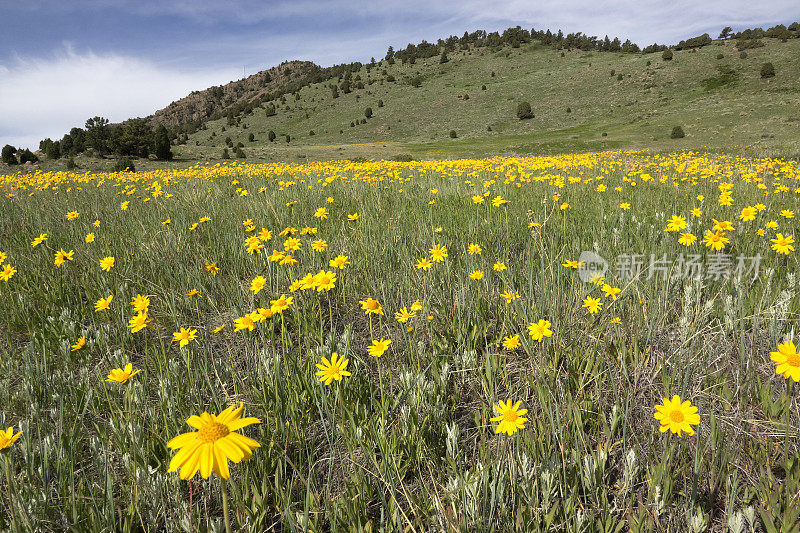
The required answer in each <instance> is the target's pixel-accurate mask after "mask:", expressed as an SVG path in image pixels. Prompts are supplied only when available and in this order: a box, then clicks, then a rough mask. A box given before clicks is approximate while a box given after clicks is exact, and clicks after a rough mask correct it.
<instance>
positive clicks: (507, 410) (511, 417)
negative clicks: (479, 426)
mask: <svg viewBox="0 0 800 533" xmlns="http://www.w3.org/2000/svg"><path fill="white" fill-rule="evenodd" d="M521 403H522V402H521V401H517V403H515V404H514V405H511V400H506V401H505V402H503V400H500V404H499V405H495V406H494V410H495V411H497V412H498V413H500V415H499V416H495V417H493V418H490V419H489V420H491V421H492V422H498V421H499V422H500V423H499V424H497V427H496V428H495V430H494V432H495V433H507V434H508V435H513V434H514V432H516V431H517V430H518V429H524V428H525V422H527V421H528V419H527V418H524V417H523V416H522V415H524V414H526V413H527V412H528V410H527V409H520V408H519V406H520V404H521Z"/></svg>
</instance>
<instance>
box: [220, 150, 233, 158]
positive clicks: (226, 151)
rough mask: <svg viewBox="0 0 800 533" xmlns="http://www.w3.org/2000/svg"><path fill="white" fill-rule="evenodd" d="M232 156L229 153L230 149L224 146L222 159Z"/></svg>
mask: <svg viewBox="0 0 800 533" xmlns="http://www.w3.org/2000/svg"><path fill="white" fill-rule="evenodd" d="M230 158H231V154H229V153H228V149H227V148H223V149H222V159H230Z"/></svg>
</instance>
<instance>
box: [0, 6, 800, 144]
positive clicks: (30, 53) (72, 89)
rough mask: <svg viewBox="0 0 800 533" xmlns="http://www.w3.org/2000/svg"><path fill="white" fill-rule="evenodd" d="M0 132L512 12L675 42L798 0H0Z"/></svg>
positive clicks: (140, 106)
mask: <svg viewBox="0 0 800 533" xmlns="http://www.w3.org/2000/svg"><path fill="white" fill-rule="evenodd" d="M0 20H3V21H4V22H3V31H2V32H0V145H2V144H6V143H10V144H13V145H15V146H30V147H31V148H37V147H38V141H39V140H40V139H42V138H44V137H53V138H57V137H61V136H62V135H63V134H64V133H65V132H66V131H67V130H69V128H70V127H73V126H82V125H83V122H84V121H85V119H86V118H88V117H89V116H94V115H102V116H106V117H108V118H110V119H111V120H112V121H121V120H124V119H126V118H130V117H133V116H146V115H149V114H151V113H152V112H153V111H155V110H156V109H159V108H162V107H164V106H166V105H167V104H169V103H170V102H171V101H173V100H176V99H178V98H181V97H182V96H185V95H186V94H188V93H189V92H191V91H192V90H195V89H204V88H206V87H208V86H211V85H217V84H221V83H227V82H228V81H231V80H233V79H239V78H241V76H242V72H243V69H244V72H246V73H247V74H252V73H254V72H257V71H258V70H262V69H264V68H268V67H270V66H272V65H275V64H278V63H280V62H281V61H284V60H287V59H307V60H311V61H314V62H316V63H318V64H321V65H323V66H327V65H331V64H334V63H342V62H350V61H356V60H358V61H368V60H369V58H370V57H371V56H374V57H376V58H381V57H383V55H384V54H385V53H386V48H387V47H388V46H389V45H393V46H394V47H395V48H398V47H403V46H405V45H406V44H407V43H409V42H419V41H420V40H422V39H427V40H429V41H435V40H436V39H437V38H439V37H446V36H448V35H450V34H456V35H461V34H463V33H464V31H465V30H468V31H474V30H476V29H485V30H487V31H493V30H502V29H505V28H507V27H509V26H516V25H521V26H523V27H525V28H531V27H535V28H551V29H553V30H557V29H559V28H561V29H563V30H564V31H565V32H566V33H568V32H572V31H583V32H584V33H588V34H590V35H598V36H600V37H602V36H604V35H605V34H608V35H609V36H611V37H614V36H619V37H620V38H622V39H623V40H625V39H626V38H629V39H631V40H632V41H634V42H637V43H639V44H641V45H646V44H651V43H653V42H659V43H667V44H671V43H675V42H677V41H679V40H680V39H684V38H687V37H692V36H695V35H699V34H702V33H704V32H709V33H711V34H712V37H716V36H717V34H718V33H719V30H720V29H721V28H722V27H723V26H726V25H730V26H733V27H734V28H744V27H755V26H762V27H765V28H766V27H767V26H771V25H774V24H777V23H789V22H792V21H794V20H800V2H799V1H798V0H768V1H762V2H752V1H750V0H748V1H744V0H706V1H703V2H698V1H696V0H692V1H689V0H673V1H669V0H659V1H655V0H635V1H634V0H615V1H612V0H525V1H523V0H509V1H504V2H500V1H492V0H482V1H477V0H461V1H451V0H447V1H433V2H430V1H428V2H423V1H420V0H407V1H395V0H386V1H383V2H365V1H354V0H327V1H318V0H296V1H284V0H272V1H255V0H227V1H225V2H210V1H206V0H158V1H156V0H139V1H123V0H59V1H53V0H21V1H20V0H0Z"/></svg>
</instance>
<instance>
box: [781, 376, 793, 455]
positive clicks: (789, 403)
mask: <svg viewBox="0 0 800 533" xmlns="http://www.w3.org/2000/svg"><path fill="white" fill-rule="evenodd" d="M791 409H792V382H791V380H789V379H787V380H786V407H785V408H784V413H783V425H784V431H785V433H784V435H783V462H784V463H786V461H787V460H788V459H789V411H791Z"/></svg>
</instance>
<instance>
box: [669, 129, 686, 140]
mask: <svg viewBox="0 0 800 533" xmlns="http://www.w3.org/2000/svg"><path fill="white" fill-rule="evenodd" d="M684 137H686V134H685V133H684V132H683V128H681V127H680V126H675V127H674V128H672V133H670V134H669V138H670V139H683V138H684Z"/></svg>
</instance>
